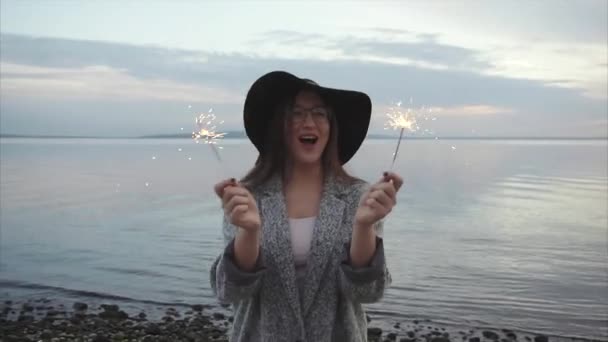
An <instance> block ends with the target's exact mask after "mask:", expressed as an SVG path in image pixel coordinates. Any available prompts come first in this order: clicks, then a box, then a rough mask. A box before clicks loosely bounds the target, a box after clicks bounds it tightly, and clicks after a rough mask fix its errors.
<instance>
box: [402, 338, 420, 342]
mask: <svg viewBox="0 0 608 342" xmlns="http://www.w3.org/2000/svg"><path fill="white" fill-rule="evenodd" d="M399 342H416V339H415V338H405V337H404V338H402V339H400V340H399Z"/></svg>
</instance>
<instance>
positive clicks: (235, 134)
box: [0, 132, 608, 140]
mask: <svg viewBox="0 0 608 342" xmlns="http://www.w3.org/2000/svg"><path fill="white" fill-rule="evenodd" d="M0 138H21V139H104V140H105V139H110V140H112V139H114V140H116V139H192V136H191V135H145V136H137V137H133V136H131V137H104V136H70V135H26V134H1V135H0ZM246 138H247V136H246V135H245V133H244V132H228V133H227V134H226V136H225V137H224V139H246ZM366 138H367V139H374V140H394V139H396V138H397V136H392V135H382V134H370V135H368V136H367V137H366ZM403 139H404V140H608V137H493V136H479V137H471V136H445V137H432V136H425V137H413V136H404V137H403Z"/></svg>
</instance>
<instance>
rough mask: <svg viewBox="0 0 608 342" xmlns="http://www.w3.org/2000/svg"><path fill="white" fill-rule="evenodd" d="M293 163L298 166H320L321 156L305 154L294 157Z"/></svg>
mask: <svg viewBox="0 0 608 342" xmlns="http://www.w3.org/2000/svg"><path fill="white" fill-rule="evenodd" d="M294 161H295V163H296V164H299V165H315V164H320V163H321V155H320V154H316V153H315V154H312V153H306V154H302V155H298V156H296V158H294Z"/></svg>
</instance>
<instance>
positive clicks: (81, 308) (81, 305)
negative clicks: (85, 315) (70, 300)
mask: <svg viewBox="0 0 608 342" xmlns="http://www.w3.org/2000/svg"><path fill="white" fill-rule="evenodd" d="M88 307H89V306H88V305H86V304H85V303H81V302H76V303H74V305H72V308H73V309H74V310H76V311H84V310H86V309H87V308H88Z"/></svg>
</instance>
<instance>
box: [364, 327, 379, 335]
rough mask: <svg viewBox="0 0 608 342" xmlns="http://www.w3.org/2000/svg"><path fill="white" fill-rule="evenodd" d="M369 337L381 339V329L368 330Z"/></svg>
mask: <svg viewBox="0 0 608 342" xmlns="http://www.w3.org/2000/svg"><path fill="white" fill-rule="evenodd" d="M367 336H373V337H379V336H382V329H380V328H375V327H372V328H367Z"/></svg>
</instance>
